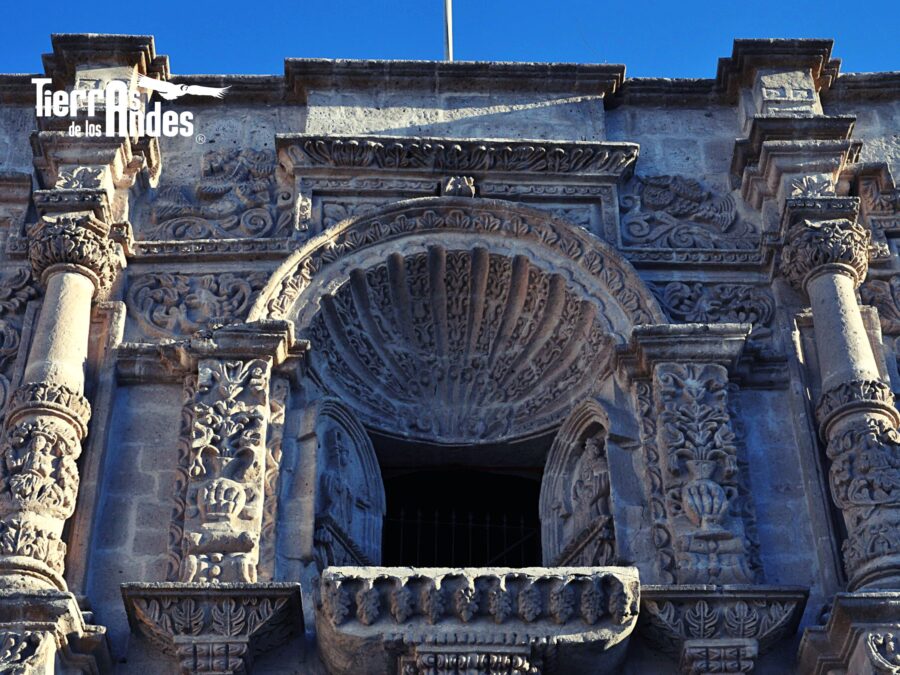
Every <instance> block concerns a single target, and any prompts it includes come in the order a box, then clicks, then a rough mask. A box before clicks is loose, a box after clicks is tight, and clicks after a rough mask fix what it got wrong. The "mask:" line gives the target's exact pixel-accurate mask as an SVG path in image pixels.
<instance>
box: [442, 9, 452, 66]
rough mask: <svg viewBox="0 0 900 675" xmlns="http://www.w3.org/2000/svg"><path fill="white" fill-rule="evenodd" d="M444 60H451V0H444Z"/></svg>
mask: <svg viewBox="0 0 900 675" xmlns="http://www.w3.org/2000/svg"><path fill="white" fill-rule="evenodd" d="M444 60H445V61H452V60H453V0H444Z"/></svg>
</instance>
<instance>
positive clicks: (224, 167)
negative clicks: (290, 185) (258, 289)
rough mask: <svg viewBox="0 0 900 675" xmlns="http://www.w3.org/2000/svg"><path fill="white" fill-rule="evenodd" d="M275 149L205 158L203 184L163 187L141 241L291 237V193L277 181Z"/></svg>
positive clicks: (234, 152) (154, 202)
mask: <svg viewBox="0 0 900 675" xmlns="http://www.w3.org/2000/svg"><path fill="white" fill-rule="evenodd" d="M276 166H277V165H276V162H275V155H274V153H273V152H272V151H269V150H262V151H256V150H249V149H245V150H231V151H223V152H211V153H208V154H207V155H205V156H204V158H203V165H202V168H201V175H200V181H199V184H197V185H194V186H190V187H188V186H169V187H164V188H160V190H159V191H158V192H157V193H156V196H155V199H154V201H153V203H152V204H151V206H150V219H149V220H150V222H149V223H148V224H147V225H146V226H145V227H143V228H142V229H141V230H140V232H139V233H138V235H139V238H140V239H144V240H147V239H162V240H171V239H225V238H259V237H289V236H290V235H291V229H292V222H293V213H292V210H291V206H292V204H291V201H292V200H291V193H290V191H286V190H285V189H283V188H282V187H281V186H280V185H279V184H278V180H277V177H276Z"/></svg>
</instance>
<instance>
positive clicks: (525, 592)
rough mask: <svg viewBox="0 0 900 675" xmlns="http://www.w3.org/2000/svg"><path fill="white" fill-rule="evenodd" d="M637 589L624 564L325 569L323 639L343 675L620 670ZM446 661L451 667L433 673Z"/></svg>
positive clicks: (326, 654)
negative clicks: (483, 668) (471, 668)
mask: <svg viewBox="0 0 900 675" xmlns="http://www.w3.org/2000/svg"><path fill="white" fill-rule="evenodd" d="M639 593H640V584H638V583H637V574H636V573H635V571H634V570H633V569H630V568H623V567H605V568H604V567H556V568H543V567H526V568H520V569H505V568H484V569H481V568H458V569H442V568H390V567H371V568H363V567H332V568H330V569H327V570H325V572H324V573H323V575H322V581H321V592H320V597H321V604H320V605H319V606H318V608H317V618H318V621H317V628H318V639H319V645H320V650H321V652H322V654H323V658H324V660H325V663H326V665H327V666H328V668H329V672H332V673H334V674H335V675H350V674H351V673H352V674H353V675H363V674H365V675H388V674H389V673H390V674H393V673H398V672H399V673H403V674H404V675H405V674H406V673H412V674H413V675H418V674H419V673H434V672H446V673H448V675H449V674H450V673H453V674H454V675H455V674H456V673H459V672H468V671H465V670H463V671H460V670H459V665H458V664H460V663H462V664H463V666H464V667H465V664H468V663H474V664H478V663H482V664H484V663H487V664H490V663H494V664H495V665H496V666H497V669H498V671H497V672H501V673H529V674H533V673H543V674H544V675H564V674H567V673H576V672H577V673H584V674H585V675H589V674H592V673H609V672H616V671H615V668H616V666H617V665H618V663H619V662H620V660H621V654H620V653H619V654H616V653H615V652H607V650H608V649H611V647H612V646H613V645H614V644H619V643H621V641H624V640H626V639H627V637H628V634H629V633H630V631H631V630H632V628H633V626H634V624H635V622H636V620H637V611H638V603H639ZM386 640H387V641H388V642H387V643H386ZM388 645H390V646H388ZM615 651H616V652H618V651H619V650H615ZM501 655H502V658H499V657H500V656H501ZM492 656H493V657H494V660H493V661H492V660H491V658H492ZM439 663H440V664H443V665H442V666H441V667H442V668H443V667H446V668H447V669H446V670H440V671H435V670H434V667H437V664H439ZM422 667H430V668H431V670H428V669H426V670H424V671H422V670H421V668H422ZM517 668H518V670H517ZM522 669H524V670H522ZM487 672H490V673H493V672H495V671H494V670H490V668H489V669H488V671H487Z"/></svg>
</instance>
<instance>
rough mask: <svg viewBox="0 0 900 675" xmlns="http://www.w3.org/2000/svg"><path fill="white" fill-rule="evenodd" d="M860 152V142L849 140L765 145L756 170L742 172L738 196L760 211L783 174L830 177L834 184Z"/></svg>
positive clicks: (778, 186)
mask: <svg viewBox="0 0 900 675" xmlns="http://www.w3.org/2000/svg"><path fill="white" fill-rule="evenodd" d="M861 149H862V141H856V140H852V139H843V140H824V141H821V140H804V141H764V142H763V143H762V147H761V149H760V153H759V161H758V162H757V164H756V166H748V167H747V168H745V169H744V173H743V176H742V178H741V196H742V197H743V198H744V199H746V200H747V202H748V203H749V204H750V205H751V206H752V207H753V208H755V209H759V208H761V207H762V204H763V202H764V201H765V200H766V199H767V198H772V197H776V196H778V194H779V190H780V188H781V182H782V177H783V176H784V174H803V175H809V174H831V175H832V177H833V181H832V183H836V182H837V179H838V178H839V176H840V174H841V172H842V171H843V170H844V168H845V167H846V166H847V165H849V164H852V163H853V162H855V161H856V160H857V159H859V153H860V150H861ZM788 196H789V195H788Z"/></svg>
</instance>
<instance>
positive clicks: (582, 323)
mask: <svg viewBox="0 0 900 675" xmlns="http://www.w3.org/2000/svg"><path fill="white" fill-rule="evenodd" d="M266 318H286V319H289V320H291V321H292V322H293V323H294V324H295V327H296V330H297V333H298V335H299V336H300V337H304V338H306V339H308V340H309V341H310V343H311V350H310V355H309V369H308V382H307V385H308V386H307V396H308V397H310V398H313V399H314V398H315V397H316V396H331V397H334V398H336V399H339V400H340V401H341V402H342V404H343V405H344V406H345V407H346V408H347V409H348V411H350V412H352V415H353V416H354V418H355V419H356V420H358V422H359V424H361V425H362V426H364V427H365V428H366V430H367V431H368V433H369V435H370V436H371V437H372V438H374V439H375V441H376V442H375V444H374V448H373V450H374V452H375V454H376V455H377V457H378V461H379V464H380V465H381V468H382V470H384V469H385V468H386V467H390V469H391V473H392V475H394V476H401V475H404V474H411V473H416V472H419V473H420V474H421V473H422V472H426V471H435V470H444V471H447V470H450V467H459V466H465V467H468V468H469V469H470V476H469V477H470V478H471V479H472V482H473V483H474V482H477V481H486V476H487V474H485V475H481V474H478V476H477V480H476V477H475V474H473V473H472V472H474V471H487V472H488V473H489V474H492V475H493V476H495V477H496V476H500V477H502V478H495V482H497V481H508V480H512V478H513V477H515V476H517V475H519V476H521V475H523V473H528V472H534V471H538V472H540V471H541V470H542V469H543V466H544V462H545V461H546V459H547V456H548V454H549V452H550V446H551V442H552V439H553V435H554V433H555V431H556V430H557V429H558V428H559V427H560V425H561V424H562V423H563V421H564V420H565V419H566V418H567V416H568V415H569V413H570V412H571V410H572V409H573V408H574V407H575V406H576V405H578V404H579V403H581V402H582V401H585V400H590V399H593V398H595V397H597V396H598V395H600V394H601V393H602V391H603V390H604V388H605V387H608V386H610V380H611V376H612V368H611V365H610V364H611V361H612V359H613V355H614V352H615V348H616V346H617V345H620V344H623V343H624V342H625V341H626V339H627V337H628V335H629V334H630V332H631V328H632V327H633V326H634V325H637V324H648V323H661V322H664V318H663V316H662V314H661V312H660V310H659V308H658V306H657V304H656V301H655V300H654V299H653V297H652V295H651V294H650V293H649V292H648V291H647V289H646V288H645V287H644V285H643V283H642V282H641V281H640V279H639V278H638V276H637V274H636V273H635V271H634V270H633V268H631V266H630V265H629V264H628V263H627V262H626V261H624V260H623V259H622V258H621V257H620V256H619V255H618V254H617V253H616V252H615V251H613V250H612V249H611V248H610V247H608V246H607V245H606V244H604V243H603V242H601V241H600V240H598V239H596V238H595V237H593V236H592V235H590V234H588V233H587V232H586V231H584V230H582V229H580V228H578V227H577V226H574V225H571V224H569V223H567V222H565V221H562V220H559V219H557V218H555V217H553V216H551V215H550V214H548V213H546V212H543V211H539V210H536V209H532V208H528V207H525V206H521V205H516V204H510V203H509V202H498V201H492V200H481V199H479V200H474V199H465V198H426V199H417V200H410V201H407V202H398V203H396V204H394V205H391V206H389V207H385V208H383V209H381V210H379V211H376V212H372V213H368V214H366V215H364V216H361V217H358V218H354V219H349V220H347V221H344V222H342V223H340V224H338V225H337V226H336V227H335V228H333V229H332V230H329V232H327V233H326V234H323V235H322V236H320V237H318V238H316V239H314V240H312V241H310V242H309V243H308V244H307V245H306V246H305V247H304V248H303V249H301V250H300V251H298V252H297V253H295V254H294V255H293V256H291V258H290V259H289V260H288V261H286V263H285V264H284V265H283V266H282V267H281V268H280V269H279V270H278V271H277V272H276V274H275V275H274V276H273V278H272V280H271V281H270V283H269V285H268V286H267V288H266V289H265V290H264V292H263V293H262V294H261V296H260V298H259V300H258V301H257V303H256V305H255V307H254V309H253V311H252V312H251V316H250V319H251V320H260V319H266ZM331 437H332V438H334V437H336V436H335V435H334V434H332V436H331ZM316 443H317V447H316V449H315V452H316V453H317V454H318V455H320V456H322V457H327V456H329V452H330V451H329V449H328V447H327V446H328V444H329V443H331V441H329V440H328V438H326V437H322V438H318V439H317V440H316ZM331 454H333V453H331ZM576 465H577V466H578V467H580V466H581V465H580V464H577V463H575V464H572V467H571V469H572V470H575V469H576ZM420 477H421V476H420ZM557 478H558V477H557ZM312 480H313V482H314V483H319V482H320V480H321V478H320V477H319V478H313V479H312ZM367 480H369V481H371V477H368V478H367ZM391 480H392V481H393V479H391ZM379 481H380V477H379ZM400 483H402V481H399V479H398V484H400ZM488 484H489V482H485V485H488ZM479 485H481V483H480V482H479ZM399 489H401V490H402V488H399ZM527 492H528V491H527V490H520V491H518V493H519V496H520V497H522V498H523V499H525V498H526V497H525V495H526V493H527ZM513 498H515V497H513ZM391 501H392V495H391V489H390V484H389V489H388V494H387V503H388V504H390V503H391ZM531 501H532V502H533V504H529V505H524V504H523V505H517V507H516V508H517V509H519V510H520V511H522V512H525V511H526V510H527V509H531V510H532V512H533V514H534V515H535V516H536V515H537V513H538V503H537V498H536V494H535V495H534V496H532V497H531ZM317 515H318V514H317ZM436 522H437V523H438V524H437V525H436V527H438V528H439V527H440V522H441V521H440V520H438V521H436ZM545 557H546V555H545Z"/></svg>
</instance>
